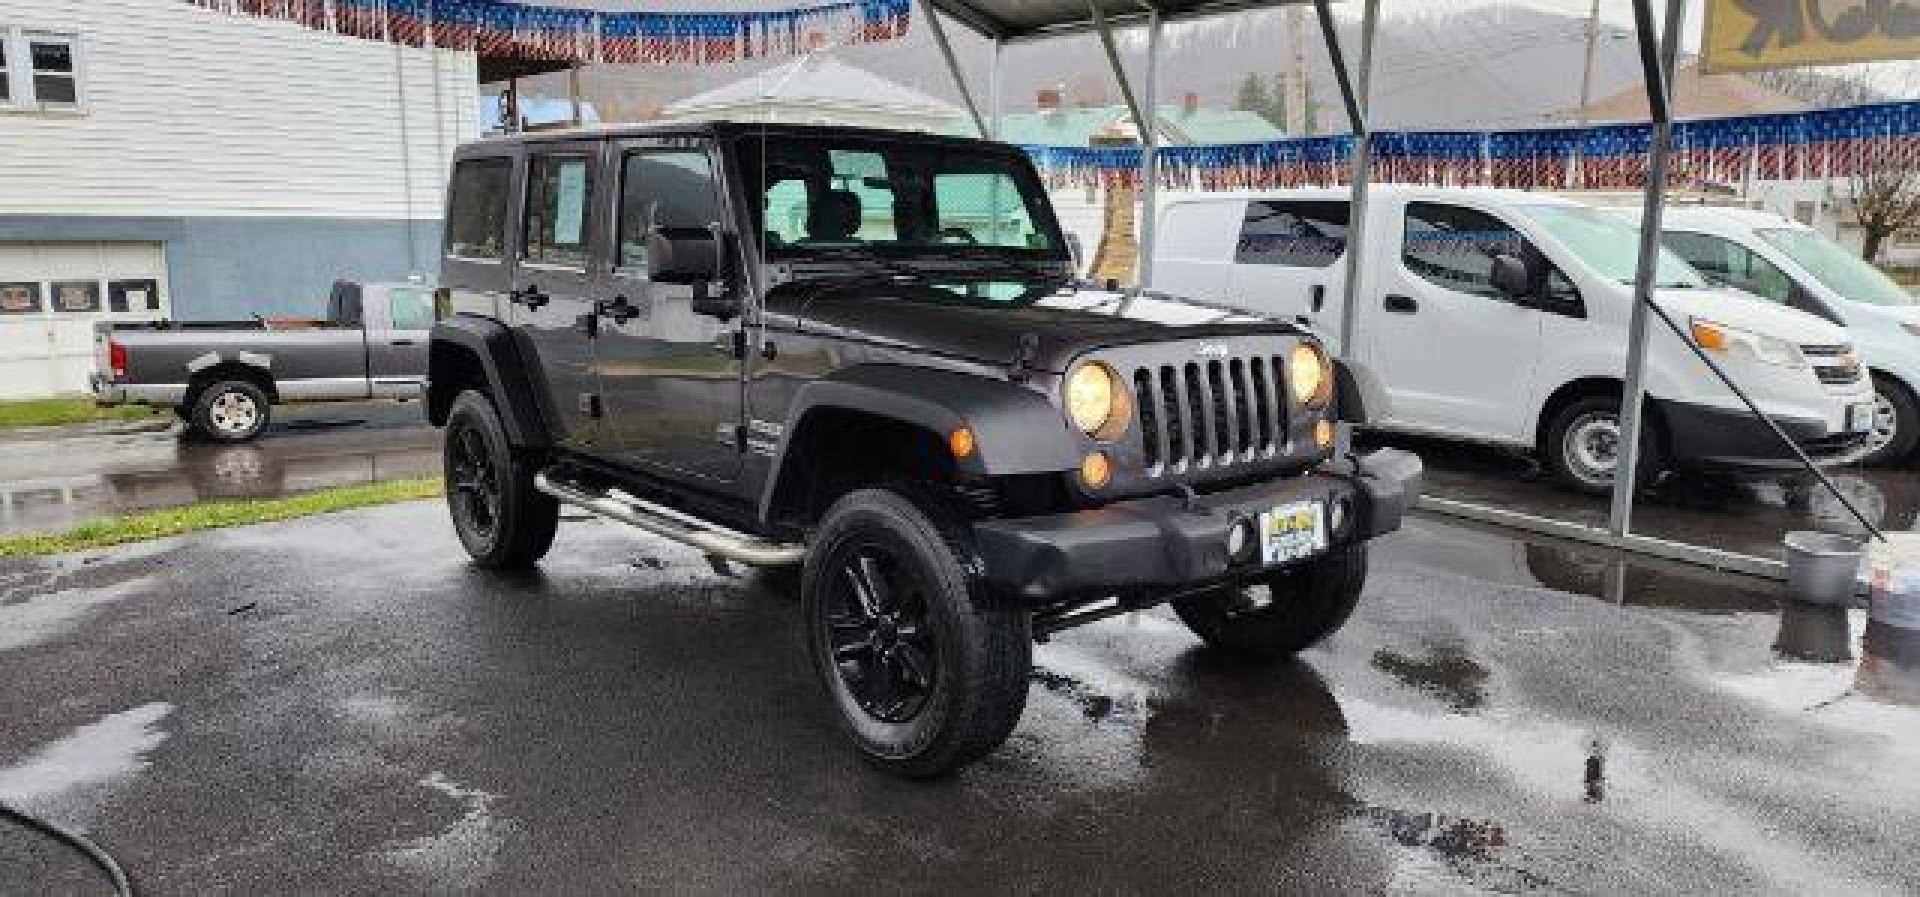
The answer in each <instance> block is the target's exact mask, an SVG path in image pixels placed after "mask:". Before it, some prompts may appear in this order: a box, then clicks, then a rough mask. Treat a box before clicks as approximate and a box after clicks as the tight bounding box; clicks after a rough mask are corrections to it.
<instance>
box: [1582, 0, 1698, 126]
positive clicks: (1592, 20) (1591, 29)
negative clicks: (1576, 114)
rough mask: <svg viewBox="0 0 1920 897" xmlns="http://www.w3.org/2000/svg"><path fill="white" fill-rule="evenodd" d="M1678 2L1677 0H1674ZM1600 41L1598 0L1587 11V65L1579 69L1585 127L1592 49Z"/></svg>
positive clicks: (1590, 82)
mask: <svg viewBox="0 0 1920 897" xmlns="http://www.w3.org/2000/svg"><path fill="white" fill-rule="evenodd" d="M1674 2H1678V0H1674ZM1599 43H1600V0H1593V7H1592V8H1591V9H1589V10H1588V11H1587V65H1586V68H1584V69H1581V71H1580V126H1581V127H1586V124H1587V107H1588V106H1589V105H1591V104H1592V103H1593V51H1594V48H1595V47H1596V46H1598V45H1599Z"/></svg>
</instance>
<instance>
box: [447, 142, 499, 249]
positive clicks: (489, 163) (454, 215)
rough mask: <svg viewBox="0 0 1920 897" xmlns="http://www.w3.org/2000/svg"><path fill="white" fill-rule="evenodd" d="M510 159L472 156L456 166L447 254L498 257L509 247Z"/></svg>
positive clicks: (448, 203)
mask: <svg viewBox="0 0 1920 897" xmlns="http://www.w3.org/2000/svg"><path fill="white" fill-rule="evenodd" d="M512 180H513V161H512V160H510V159H468V160H467V161H465V162H461V163H460V164H459V165H456V166H454V169H453V190H452V195H451V196H450V197H449V198H448V200H447V254H448V255H451V256H456V257H459V258H468V259H498V258H500V256H501V253H502V250H503V249H504V248H505V247H506V242H507V238H506V224H507V189H508V184H510V183H511V182H512Z"/></svg>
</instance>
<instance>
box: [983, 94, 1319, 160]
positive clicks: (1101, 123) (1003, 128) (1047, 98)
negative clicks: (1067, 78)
mask: <svg viewBox="0 0 1920 897" xmlns="http://www.w3.org/2000/svg"><path fill="white" fill-rule="evenodd" d="M1034 106H1035V109H1034V111H1032V112H1019V113H1014V114H1011V115H1005V116H1002V118H1001V125H1000V139H1001V140H1005V141H1006V142H1008V143H1021V144H1044V145H1046V146H1091V145H1092V144H1093V143H1095V142H1096V141H1099V142H1110V141H1112V140H1115V139H1133V140H1137V139H1138V137H1139V133H1138V132H1139V129H1138V128H1136V127H1135V126H1134V122H1133V115H1132V113H1130V112H1129V111H1128V110H1127V107H1126V106H1124V105H1117V106H1084V107H1077V108H1069V107H1065V106H1063V105H1062V104H1061V102H1060V91H1059V90H1057V89H1048V90H1042V91H1040V92H1039V94H1038V95H1037V96H1036V97H1035V101H1034ZM1154 120H1155V121H1156V122H1157V123H1158V125H1159V128H1160V132H1159V137H1160V143H1161V144H1162V145H1173V144H1181V143H1199V144H1211V143H1258V142H1262V141H1267V140H1278V139H1280V138H1282V137H1285V136H1286V133H1285V132H1284V131H1282V130H1281V129H1279V128H1277V127H1274V125H1273V123H1272V122H1269V121H1267V120H1266V119H1265V118H1262V117H1260V116H1259V115H1258V114H1255V113H1252V112H1246V111H1243V110H1239V109H1207V108H1202V107H1201V105H1200V95H1199V94H1194V93H1189V94H1187V95H1186V96H1185V98H1184V99H1183V100H1182V102H1181V103H1180V104H1179V105H1177V106H1164V105H1163V106H1160V107H1159V109H1158V110H1157V113H1156V114H1155V116H1154Z"/></svg>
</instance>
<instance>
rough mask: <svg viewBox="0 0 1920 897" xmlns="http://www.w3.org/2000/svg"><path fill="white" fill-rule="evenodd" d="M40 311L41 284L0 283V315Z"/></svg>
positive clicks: (26, 313) (29, 313) (28, 313)
mask: <svg viewBox="0 0 1920 897" xmlns="http://www.w3.org/2000/svg"><path fill="white" fill-rule="evenodd" d="M39 311H40V285H39V284H37V283H18V282H16V283H0V315H31V314H36V313H38V312H39Z"/></svg>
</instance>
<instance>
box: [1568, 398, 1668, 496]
mask: <svg viewBox="0 0 1920 897" xmlns="http://www.w3.org/2000/svg"><path fill="white" fill-rule="evenodd" d="M1607 421H1611V424H1612V426H1613V427H1615V428H1616V429H1617V428H1618V427H1619V425H1620V397H1619V396H1613V395H1598V396H1587V397H1586V398H1582V399H1577V400H1575V401H1573V402H1570V403H1568V404H1567V405H1565V406H1563V407H1561V408H1560V410H1558V411H1556V412H1554V414H1553V417H1552V418H1551V419H1549V420H1548V421H1547V430H1546V434H1545V436H1544V437H1543V438H1542V439H1541V445H1540V458H1541V461H1542V462H1543V463H1544V464H1545V465H1546V467H1547V470H1549V471H1551V472H1552V473H1553V478H1554V480H1555V481H1556V482H1558V483H1559V484H1560V485H1561V486H1563V487H1565V488H1567V489H1571V490H1573V491H1575V492H1580V493H1584V494H1586V495H1611V494H1612V493H1613V475H1612V474H1611V473H1608V474H1606V475H1605V476H1598V475H1596V474H1595V472H1594V471H1593V469H1590V468H1586V467H1584V466H1583V465H1582V464H1581V463H1580V462H1579V461H1577V460H1576V459H1575V458H1574V457H1570V455H1576V454H1577V453H1578V450H1577V449H1576V448H1575V447H1574V446H1571V445H1569V440H1573V439H1577V438H1578V437H1579V435H1580V430H1581V429H1582V428H1584V427H1586V426H1588V425H1589V424H1593V423H1596V422H1597V423H1600V424H1601V425H1603V426H1604V425H1605V422H1607ZM1640 423H1641V428H1640V461H1639V465H1638V468H1637V469H1636V470H1635V476H1634V479H1635V480H1636V481H1637V482H1638V485H1639V486H1640V488H1643V489H1644V488H1646V487H1647V486H1650V485H1652V484H1653V483H1654V481H1655V480H1657V479H1659V478H1660V474H1661V473H1662V472H1663V471H1664V470H1665V469H1666V464H1667V462H1666V456H1665V453H1664V447H1665V445H1666V439H1665V433H1664V432H1663V431H1662V430H1661V426H1660V421H1659V419H1658V418H1656V417H1654V416H1653V415H1651V414H1646V415H1642V416H1641V418H1640ZM1615 451H1616V454H1615V456H1614V457H1615V458H1616V459H1617V458H1618V455H1617V451H1618V444H1617V434H1616V444H1615ZM1616 463H1617V460H1616Z"/></svg>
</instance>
